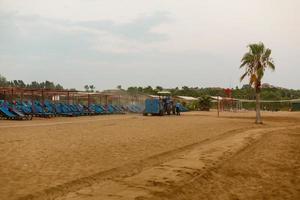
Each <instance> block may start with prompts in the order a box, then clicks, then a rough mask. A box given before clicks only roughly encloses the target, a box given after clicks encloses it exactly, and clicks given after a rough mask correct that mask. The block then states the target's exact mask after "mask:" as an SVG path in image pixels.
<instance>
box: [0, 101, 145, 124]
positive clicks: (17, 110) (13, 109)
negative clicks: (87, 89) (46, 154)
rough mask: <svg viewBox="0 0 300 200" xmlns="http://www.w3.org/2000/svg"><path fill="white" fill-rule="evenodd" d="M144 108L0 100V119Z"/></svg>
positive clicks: (76, 114)
mask: <svg viewBox="0 0 300 200" xmlns="http://www.w3.org/2000/svg"><path fill="white" fill-rule="evenodd" d="M142 111H143V107H142V106H140V105H127V106H121V105H111V104H110V105H105V106H104V105H100V104H91V105H89V106H86V105H81V104H66V103H53V102H51V101H44V102H43V103H42V102H40V101H34V102H31V101H22V102H21V101H15V102H13V103H9V102H7V101H1V100H0V117H1V118H4V119H19V120H22V119H24V120H31V119H32V117H33V116H35V117H45V118H50V117H55V116H68V117H75V116H85V115H102V114H125V113H126V112H131V113H141V112H142Z"/></svg>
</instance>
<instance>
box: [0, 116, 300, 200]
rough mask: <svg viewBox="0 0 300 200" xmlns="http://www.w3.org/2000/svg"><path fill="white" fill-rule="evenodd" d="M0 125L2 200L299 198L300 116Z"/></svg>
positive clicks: (112, 118) (112, 119) (141, 118)
mask: <svg viewBox="0 0 300 200" xmlns="http://www.w3.org/2000/svg"><path fill="white" fill-rule="evenodd" d="M253 116H254V113H253V112H241V113H221V116H220V117H219V118H218V117H217V116H216V112H190V113H184V114H183V115H182V116H180V117H178V116H164V117H150V116H149V117H144V116H141V115H134V114H129V115H111V116H93V117H80V118H53V119H34V120H32V121H3V120H2V121H0V177H1V179H0V188H1V190H0V199H6V200H13V199H56V200H66V199H70V200H75V199H76V200H79V199H80V200H83V199H84V200H87V199H89V200H92V199H93V200H94V199H297V198H299V197H300V148H299V147H300V137H299V136H300V113H291V112H264V113H263V116H264V122H265V123H264V124H263V125H255V124H254V118H253Z"/></svg>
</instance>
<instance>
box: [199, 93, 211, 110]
mask: <svg viewBox="0 0 300 200" xmlns="http://www.w3.org/2000/svg"><path fill="white" fill-rule="evenodd" d="M198 103H199V109H200V110H201V111H209V109H210V107H211V97H210V96H208V95H203V96H201V97H200V98H199V102H198Z"/></svg>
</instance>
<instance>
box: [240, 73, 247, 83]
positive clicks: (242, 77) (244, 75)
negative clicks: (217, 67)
mask: <svg viewBox="0 0 300 200" xmlns="http://www.w3.org/2000/svg"><path fill="white" fill-rule="evenodd" d="M247 75H248V72H245V73H244V74H243V75H242V76H241V77H240V81H241V82H242V80H244V78H245V77H246V76H247Z"/></svg>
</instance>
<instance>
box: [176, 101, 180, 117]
mask: <svg viewBox="0 0 300 200" xmlns="http://www.w3.org/2000/svg"><path fill="white" fill-rule="evenodd" d="M176 115H180V103H178V102H177V103H176Z"/></svg>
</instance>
